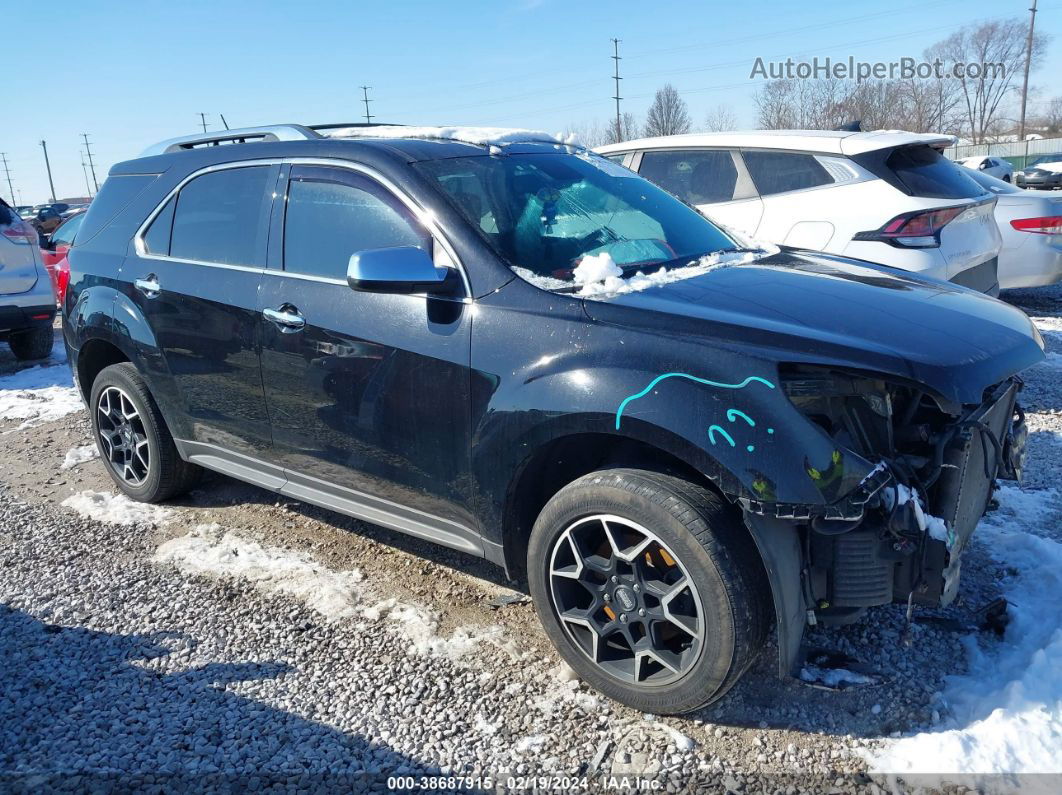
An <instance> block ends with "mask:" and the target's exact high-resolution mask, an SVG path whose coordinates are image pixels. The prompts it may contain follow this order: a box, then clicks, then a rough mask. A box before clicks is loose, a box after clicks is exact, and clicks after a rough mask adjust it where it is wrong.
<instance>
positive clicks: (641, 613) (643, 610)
mask: <svg viewBox="0 0 1062 795" xmlns="http://www.w3.org/2000/svg"><path fill="white" fill-rule="evenodd" d="M638 615H640V616H644V615H645V608H644V607H640V608H638Z"/></svg>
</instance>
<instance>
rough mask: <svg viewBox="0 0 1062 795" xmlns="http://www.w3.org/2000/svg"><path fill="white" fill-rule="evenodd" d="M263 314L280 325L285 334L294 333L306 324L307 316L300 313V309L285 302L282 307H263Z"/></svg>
mask: <svg viewBox="0 0 1062 795" xmlns="http://www.w3.org/2000/svg"><path fill="white" fill-rule="evenodd" d="M262 314H263V315H265V317H266V319H267V320H270V321H272V322H273V323H276V324H277V325H278V326H280V330H281V331H282V332H283V333H285V334H293V333H294V332H296V331H302V329H303V328H304V327H305V326H306V318H304V317H303V316H302V315H300V314H299V310H298V309H296V308H295V307H293V306H291V305H290V304H284V305H283V306H281V307H280V309H263V310H262Z"/></svg>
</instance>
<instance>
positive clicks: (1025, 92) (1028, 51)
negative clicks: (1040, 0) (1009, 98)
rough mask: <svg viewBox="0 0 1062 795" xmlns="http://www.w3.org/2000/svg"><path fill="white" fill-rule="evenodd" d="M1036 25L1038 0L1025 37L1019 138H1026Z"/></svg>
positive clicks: (1031, 10) (1031, 13) (1033, 8)
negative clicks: (1031, 63) (1026, 107)
mask: <svg viewBox="0 0 1062 795" xmlns="http://www.w3.org/2000/svg"><path fill="white" fill-rule="evenodd" d="M1034 27H1036V0H1033V4H1032V8H1030V9H1029V35H1028V36H1027V37H1026V39H1025V79H1024V80H1022V83H1021V121H1020V122H1019V123H1018V140H1019V141H1024V140H1025V103H1026V101H1027V100H1028V99H1029V64H1030V62H1031V61H1032V46H1033V28H1034Z"/></svg>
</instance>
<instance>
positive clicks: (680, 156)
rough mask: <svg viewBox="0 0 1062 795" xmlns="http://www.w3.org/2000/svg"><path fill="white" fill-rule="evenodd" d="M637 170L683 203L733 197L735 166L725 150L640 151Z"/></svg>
mask: <svg viewBox="0 0 1062 795" xmlns="http://www.w3.org/2000/svg"><path fill="white" fill-rule="evenodd" d="M638 173H639V174H640V175H641V176H643V177H645V178H646V179H647V180H649V181H650V182H655V183H656V184H657V185H659V186H660V187H661V188H663V189H664V190H666V191H668V192H669V193H672V194H674V195H675V196H678V197H679V198H680V199H682V200H683V201H684V202H686V203H687V204H714V203H716V202H728V201H730V200H732V199H733V198H734V188H735V186H736V185H737V177H738V174H737V169H736V168H735V167H734V158H733V156H732V155H731V154H730V152H729V151H726V150H722V149H716V150H703V151H685V152H682V151H665V152H644V153H643V154H642V162H641V165H640V166H639V167H638Z"/></svg>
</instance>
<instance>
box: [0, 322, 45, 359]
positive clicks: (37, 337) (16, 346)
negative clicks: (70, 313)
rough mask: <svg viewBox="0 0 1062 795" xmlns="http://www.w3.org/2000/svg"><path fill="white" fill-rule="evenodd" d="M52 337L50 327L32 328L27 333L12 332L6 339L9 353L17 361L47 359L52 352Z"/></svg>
mask: <svg viewBox="0 0 1062 795" xmlns="http://www.w3.org/2000/svg"><path fill="white" fill-rule="evenodd" d="M53 341H54V335H53V332H52V327H51V326H42V327H41V328H32V329H29V330H27V331H13V332H11V335H10V336H9V337H8V339H7V344H8V345H9V346H10V347H11V353H12V354H14V356H15V358H16V359H18V360H19V361H23V362H26V361H31V360H33V359H47V358H48V354H50V353H51V352H52V343H53Z"/></svg>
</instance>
